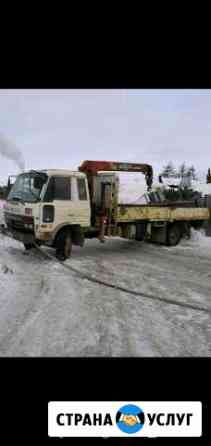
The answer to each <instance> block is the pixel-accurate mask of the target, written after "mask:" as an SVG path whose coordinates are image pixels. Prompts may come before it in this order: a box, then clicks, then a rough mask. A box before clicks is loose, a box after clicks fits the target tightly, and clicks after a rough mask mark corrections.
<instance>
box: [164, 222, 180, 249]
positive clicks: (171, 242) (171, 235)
mask: <svg viewBox="0 0 211 446" xmlns="http://www.w3.org/2000/svg"><path fill="white" fill-rule="evenodd" d="M181 235H182V234H181V230H180V227H179V225H178V224H173V225H170V226H169V227H168V229H167V245H168V246H176V245H178V243H179V241H180V239H181Z"/></svg>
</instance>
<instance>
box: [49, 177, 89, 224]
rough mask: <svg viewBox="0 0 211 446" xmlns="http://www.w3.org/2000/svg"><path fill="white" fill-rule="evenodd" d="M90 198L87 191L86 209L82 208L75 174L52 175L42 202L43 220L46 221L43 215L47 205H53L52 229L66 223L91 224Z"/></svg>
mask: <svg viewBox="0 0 211 446" xmlns="http://www.w3.org/2000/svg"><path fill="white" fill-rule="evenodd" d="M88 198H89V197H88V193H87V200H86V205H85V204H84V209H82V208H83V206H80V205H79V199H78V194H77V184H76V177H75V176H74V175H72V176H54V177H51V178H50V180H49V183H48V186H47V191H46V194H45V197H44V199H43V203H42V204H41V221H42V222H44V220H43V215H44V214H45V209H46V205H47V206H48V205H50V207H51V209H52V207H53V209H52V211H53V214H54V218H53V222H52V226H51V227H52V230H54V229H55V228H56V227H58V226H63V225H65V224H73V225H74V224H75V225H81V226H89V219H90V210H89V199H88ZM84 203H85V200H84ZM51 220H52V219H51ZM49 222H50V221H49ZM46 223H47V221H46Z"/></svg>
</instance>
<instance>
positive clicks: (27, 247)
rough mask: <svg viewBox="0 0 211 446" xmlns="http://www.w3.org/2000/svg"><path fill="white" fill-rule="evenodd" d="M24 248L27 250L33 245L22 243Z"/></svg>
mask: <svg viewBox="0 0 211 446" xmlns="http://www.w3.org/2000/svg"><path fill="white" fill-rule="evenodd" d="M24 246H25V249H26V251H28V250H29V249H32V248H33V247H34V245H33V243H24Z"/></svg>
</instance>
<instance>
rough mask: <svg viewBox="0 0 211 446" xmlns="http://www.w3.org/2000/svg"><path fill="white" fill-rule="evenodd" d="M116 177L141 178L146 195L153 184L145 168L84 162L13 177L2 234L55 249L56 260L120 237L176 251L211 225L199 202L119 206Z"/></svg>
mask: <svg viewBox="0 0 211 446" xmlns="http://www.w3.org/2000/svg"><path fill="white" fill-rule="evenodd" d="M117 171H124V172H140V173H142V174H144V175H145V180H146V186H147V189H148V194H149V196H150V191H151V189H152V184H153V169H152V166H151V165H149V164H139V163H137V164H136V163H126V162H122V163H121V162H113V161H84V162H83V163H82V164H81V165H80V166H79V168H78V170H77V171H72V170H64V169H44V170H39V171H37V170H36V171H35V170H30V171H28V172H23V173H21V174H20V175H18V176H17V178H16V181H15V183H14V184H13V186H12V187H11V190H10V191H9V194H8V196H7V199H6V203H5V206H4V219H5V228H4V229H5V231H7V232H8V233H10V235H11V236H12V237H13V238H14V239H16V240H19V241H21V242H22V243H23V244H24V246H25V248H26V249H30V248H32V247H33V246H34V244H38V245H48V246H51V247H53V248H55V249H56V256H57V258H59V259H60V260H65V259H67V258H68V257H70V255H71V252H72V245H79V246H83V245H84V242H85V239H86V238H98V239H99V240H100V242H102V243H103V242H105V241H106V239H107V237H114V236H119V237H123V238H127V239H135V240H138V241H141V240H149V241H152V242H157V243H161V244H162V243H163V244H167V245H171V246H172V245H176V244H177V243H179V241H180V239H181V237H182V236H183V235H188V234H189V233H190V228H191V226H193V227H199V226H201V225H202V224H203V223H204V222H205V221H206V222H208V221H210V216H211V213H210V208H211V205H210V204H207V202H205V201H203V200H201V201H200V200H198V201H197V202H196V201H193V200H192V201H190V200H189V201H187V200H186V201H185V200H183V201H181V202H169V201H168V200H159V198H158V197H157V198H158V199H157V200H154V201H149V202H148V203H146V204H140V205H137V204H120V203H119V177H118V175H117V173H116V172H117Z"/></svg>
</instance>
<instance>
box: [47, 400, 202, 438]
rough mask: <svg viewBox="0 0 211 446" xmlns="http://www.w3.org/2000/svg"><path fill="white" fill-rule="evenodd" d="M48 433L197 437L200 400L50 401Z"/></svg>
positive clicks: (100, 435) (59, 434)
mask: <svg viewBox="0 0 211 446" xmlns="http://www.w3.org/2000/svg"><path fill="white" fill-rule="evenodd" d="M48 435H49V436H50V437H200V436H201V435H202V404H201V402H200V401H188V402H185V401H181V402H179V401H161V402H158V401H155V402H152V401H135V402H134V401H133V402H125V401H110V402H109V401H102V402H100V401H96V402H94V401H90V402H88V401H83V402H82V401H78V402H76V401H72V402H68V401H63V402H62V401H55V402H54V401H51V402H49V404H48Z"/></svg>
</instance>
